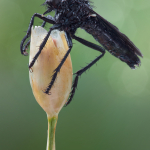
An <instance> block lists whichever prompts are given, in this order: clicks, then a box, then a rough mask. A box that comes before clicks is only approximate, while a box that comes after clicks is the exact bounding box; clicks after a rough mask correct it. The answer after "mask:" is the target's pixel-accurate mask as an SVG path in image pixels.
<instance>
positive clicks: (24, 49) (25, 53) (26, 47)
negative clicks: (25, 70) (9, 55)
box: [23, 21, 46, 56]
mask: <svg viewBox="0 0 150 150" xmlns="http://www.w3.org/2000/svg"><path fill="white" fill-rule="evenodd" d="M45 24H46V21H44V22H43V23H42V25H41V27H45ZM30 41H31V40H29V41H28V42H27V43H26V44H25V45H24V47H23V51H24V55H26V56H27V55H28V53H27V52H26V50H27V49H28V46H29V45H30Z"/></svg>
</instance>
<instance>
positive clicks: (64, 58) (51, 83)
mask: <svg viewBox="0 0 150 150" xmlns="http://www.w3.org/2000/svg"><path fill="white" fill-rule="evenodd" d="M65 37H66V40H67V44H68V47H69V49H68V51H67V52H66V54H65V56H64V57H63V59H62V60H61V62H60V64H59V65H58V67H57V68H56V69H55V70H54V74H53V75H52V80H51V82H50V83H49V85H48V87H47V89H46V90H45V93H46V94H49V91H50V90H51V88H52V86H53V84H54V82H55V79H56V77H57V74H58V72H59V71H60V69H61V67H62V65H63V63H64V62H65V60H66V58H67V57H68V55H69V53H70V51H71V49H72V39H71V37H70V35H69V33H67V32H66V33H65Z"/></svg>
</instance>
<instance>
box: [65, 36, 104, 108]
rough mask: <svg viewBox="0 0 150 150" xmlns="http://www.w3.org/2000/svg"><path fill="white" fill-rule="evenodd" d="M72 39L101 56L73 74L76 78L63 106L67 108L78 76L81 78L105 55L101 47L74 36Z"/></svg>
mask: <svg viewBox="0 0 150 150" xmlns="http://www.w3.org/2000/svg"><path fill="white" fill-rule="evenodd" d="M72 38H73V39H75V40H77V41H78V42H80V43H82V44H84V45H86V46H88V47H90V48H93V49H95V50H97V51H100V52H101V53H102V54H101V55H99V56H98V57H97V58H96V59H94V60H93V61H92V62H91V63H89V64H88V65H87V66H85V67H84V68H82V69H80V70H79V71H77V72H76V73H75V74H76V76H75V79H74V81H73V85H72V90H71V92H70V97H69V99H68V101H67V103H66V105H65V106H67V105H68V104H69V103H70V102H71V100H72V98H73V96H74V94H75V90H76V88H77V84H78V79H79V76H81V75H82V73H84V72H85V71H86V70H87V69H89V68H90V67H92V66H93V65H94V64H95V63H96V62H97V61H98V60H99V59H100V58H102V57H103V56H104V54H105V49H103V48H102V47H100V46H98V45H96V44H93V43H91V42H88V41H86V40H84V39H82V38H79V37H76V36H75V35H72Z"/></svg>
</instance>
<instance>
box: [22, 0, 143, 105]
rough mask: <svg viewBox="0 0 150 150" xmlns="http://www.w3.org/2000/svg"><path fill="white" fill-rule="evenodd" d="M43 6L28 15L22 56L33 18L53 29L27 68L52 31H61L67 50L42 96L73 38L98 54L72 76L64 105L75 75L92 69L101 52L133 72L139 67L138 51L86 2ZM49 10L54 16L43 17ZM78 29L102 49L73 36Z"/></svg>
mask: <svg viewBox="0 0 150 150" xmlns="http://www.w3.org/2000/svg"><path fill="white" fill-rule="evenodd" d="M44 5H46V7H47V10H46V11H45V12H44V13H43V14H42V15H41V14H38V13H35V14H34V15H33V16H32V18H31V21H30V24H29V28H28V31H27V33H26V36H25V37H24V38H23V40H22V41H21V45H20V49H21V53H22V54H23V55H27V54H28V53H27V52H26V50H27V47H28V45H29V44H30V40H29V41H28V42H27V43H26V44H25V45H24V43H25V41H26V39H27V38H28V37H29V36H30V34H31V27H32V25H33V22H34V17H38V18H40V19H42V20H43V21H44V22H43V24H42V27H44V26H45V23H50V24H53V26H52V27H51V28H50V29H49V31H48V34H47V35H46V36H45V38H44V40H43V42H42V43H41V45H40V47H39V51H38V52H37V54H36V55H35V57H34V58H33V60H32V62H31V63H30V64H29V68H31V67H32V66H33V65H34V63H35V61H36V59H37V58H38V56H39V55H40V53H41V51H42V49H43V47H44V46H45V44H46V42H47V40H48V38H49V36H50V33H51V32H52V30H54V29H58V30H60V31H64V32H65V36H66V40H67V43H68V47H69V49H68V51H67V53H66V54H65V56H64V58H63V59H62V61H61V63H60V64H59V66H58V67H57V68H56V69H55V71H54V74H53V76H52V79H51V82H50V83H49V85H48V87H47V89H46V90H45V93H46V94H49V91H50V90H51V88H52V86H53V84H54V82H55V79H56V77H57V73H58V72H59V71H60V69H61V67H62V65H63V63H64V62H65V60H66V58H67V57H68V55H69V53H70V51H71V49H72V39H75V40H77V41H78V42H80V43H82V44H84V45H85V46H88V47H90V48H92V49H94V50H97V51H99V52H101V53H102V54H100V55H99V56H98V57H97V58H96V59H94V60H93V61H92V62H91V63H89V64H88V65H87V66H85V67H84V68H82V69H80V70H79V71H77V72H76V73H75V74H76V76H75V79H74V81H73V85H72V90H71V93H70V97H69V100H68V102H67V103H66V105H68V104H69V103H70V102H71V100H72V98H73V96H74V94H75V90H76V88H77V83H78V78H79V76H81V75H82V73H83V72H85V71H86V70H87V69H89V68H90V67H91V66H93V65H94V64H95V63H96V62H97V61H98V60H99V59H100V58H102V57H103V56H104V54H105V50H108V51H109V52H110V53H111V54H112V55H114V56H115V57H117V58H119V59H120V60H121V61H123V62H125V63H127V64H128V65H129V67H130V68H132V69H134V68H135V66H139V64H140V59H139V58H138V56H141V57H142V53H141V52H140V50H139V49H138V48H137V47H136V46H135V45H134V44H133V43H132V42H131V41H130V40H129V38H128V37H127V36H125V35H124V34H122V33H121V32H120V31H119V30H118V28H117V27H115V26H114V25H112V24H111V23H110V22H108V21H107V20H105V19H104V18H103V17H101V16H100V15H99V14H97V13H96V12H95V11H93V9H92V6H91V3H90V2H89V1H88V0H46V1H45V3H44ZM51 11H55V16H54V17H52V16H50V15H48V16H44V15H46V14H48V13H50V12H51ZM78 28H82V29H84V30H85V31H86V32H87V33H89V34H91V35H92V36H93V37H94V38H95V39H96V41H98V42H99V43H100V44H101V45H102V46H103V47H101V46H98V45H95V44H93V43H91V42H88V41H86V40H84V39H82V38H80V37H77V36H75V33H76V30H77V29H78ZM137 55H138V56H137Z"/></svg>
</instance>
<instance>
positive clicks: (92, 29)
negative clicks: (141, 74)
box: [83, 9, 142, 69]
mask: <svg viewBox="0 0 150 150" xmlns="http://www.w3.org/2000/svg"><path fill="white" fill-rule="evenodd" d="M89 12H90V15H89V16H90V19H88V20H87V22H86V24H85V25H84V27H83V29H84V30H86V31H87V32H88V33H89V34H92V35H93V37H94V38H95V39H96V40H97V41H98V42H99V43H100V44H101V45H103V47H104V48H105V49H106V50H108V51H109V52H110V53H111V54H112V55H114V56H115V57H117V58H119V59H120V60H121V61H123V62H126V63H127V64H128V65H129V66H130V67H131V68H133V69H134V68H135V65H139V64H140V59H139V58H138V56H141V57H142V53H141V52H140V50H139V49H138V48H137V47H136V46H135V45H134V44H133V42H132V41H130V39H129V38H128V37H127V36H126V35H124V34H123V33H121V32H120V31H119V29H118V28H117V27H116V26H114V25H113V24H111V23H110V22H108V21H107V20H106V19H104V18H103V17H101V16H100V15H99V14H97V13H96V12H95V11H93V10H92V9H90V10H89ZM137 55H138V56H137Z"/></svg>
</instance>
